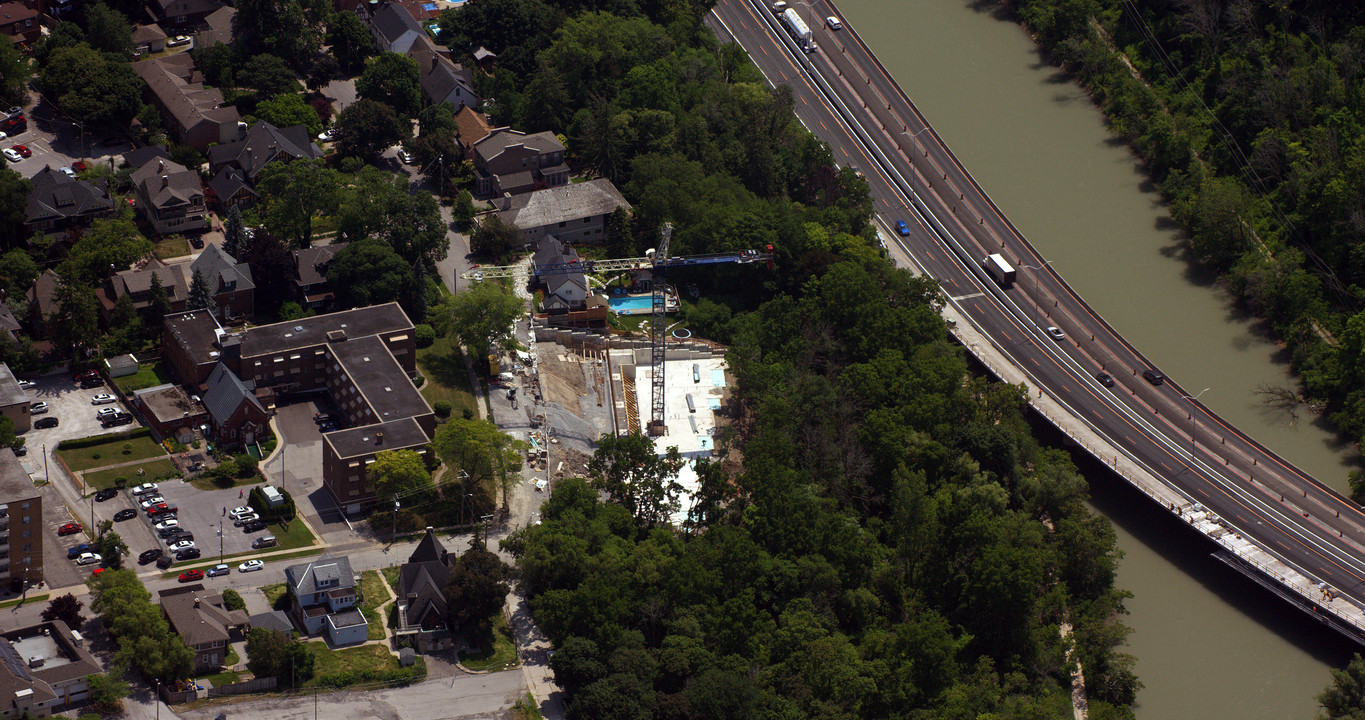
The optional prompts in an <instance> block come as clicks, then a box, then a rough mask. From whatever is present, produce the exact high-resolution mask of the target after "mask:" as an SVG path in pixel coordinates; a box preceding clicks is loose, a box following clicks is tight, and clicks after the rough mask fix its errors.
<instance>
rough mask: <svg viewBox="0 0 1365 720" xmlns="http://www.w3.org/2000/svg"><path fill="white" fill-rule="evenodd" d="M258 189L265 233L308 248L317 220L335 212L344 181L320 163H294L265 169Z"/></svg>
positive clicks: (277, 163) (312, 161) (272, 164)
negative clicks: (314, 221)
mask: <svg viewBox="0 0 1365 720" xmlns="http://www.w3.org/2000/svg"><path fill="white" fill-rule="evenodd" d="M256 185H257V188H259V189H260V191H261V193H260V195H261V203H260V205H261V217H262V219H263V220H264V222H265V227H266V229H268V230H269V231H270V232H272V233H274V234H276V235H278V236H279V237H282V238H288V239H289V240H290V241H291V242H292V243H293V244H294V246H295V247H298V248H306V247H308V245H309V243H310V242H311V241H312V238H313V218H314V216H316V215H319V214H330V213H333V212H335V211H336V209H337V204H338V202H339V201H340V198H341V186H342V178H341V174H340V173H338V172H337V171H335V170H333V169H331V168H329V167H327V166H326V165H325V164H324V163H323V162H322V161H321V160H295V161H293V162H288V163H280V162H275V163H270V164H269V165H266V166H265V168H263V169H262V170H261V174H260V177H259V178H258V179H257V181H256Z"/></svg>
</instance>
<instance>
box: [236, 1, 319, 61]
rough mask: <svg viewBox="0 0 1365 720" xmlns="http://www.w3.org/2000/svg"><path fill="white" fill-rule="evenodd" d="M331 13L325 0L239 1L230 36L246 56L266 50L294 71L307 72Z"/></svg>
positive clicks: (316, 52) (315, 55)
mask: <svg viewBox="0 0 1365 720" xmlns="http://www.w3.org/2000/svg"><path fill="white" fill-rule="evenodd" d="M334 12H335V11H334V10H333V9H332V4H331V3H330V2H326V0H239V1H238V2H237V14H236V15H235V16H234V17H233V19H232V29H233V38H234V40H235V42H237V43H238V44H239V45H240V46H241V47H242V48H243V49H244V50H245V51H246V53H247V54H248V55H249V56H254V55H259V54H261V53H269V54H271V55H275V56H278V57H280V58H282V59H283V60H284V61H285V63H287V64H288V65H289V67H290V68H293V70H294V71H295V72H299V73H306V72H307V71H308V69H309V67H311V65H312V63H313V61H314V60H315V59H316V57H317V55H318V52H319V50H320V49H321V47H322V34H323V33H322V28H324V27H326V23H327V21H328V20H329V19H330V18H331V17H332V14H333V13H334Z"/></svg>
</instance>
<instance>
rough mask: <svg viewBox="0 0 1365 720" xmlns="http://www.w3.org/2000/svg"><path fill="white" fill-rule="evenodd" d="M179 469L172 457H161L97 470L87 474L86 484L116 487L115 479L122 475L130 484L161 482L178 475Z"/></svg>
mask: <svg viewBox="0 0 1365 720" xmlns="http://www.w3.org/2000/svg"><path fill="white" fill-rule="evenodd" d="M138 470H142V471H143V474H142V475H140V476H139V475H138V474H137V471H138ZM177 472H178V471H177V470H176V469H175V463H173V462H171V459H170V458H161V459H160V460H152V461H150V462H145V463H141V464H139V465H129V466H128V467H117V468H109V469H108V470H97V471H95V472H90V473H86V474H85V484H86V485H88V486H89V487H90V489H93V490H99V489H103V488H111V487H114V481H115V480H116V479H118V478H120V477H124V478H127V479H128V484H129V485H137V484H139V483H145V482H159V481H161V480H166V479H168V478H173V477H175V476H176V473H177Z"/></svg>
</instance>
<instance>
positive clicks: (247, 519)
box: [233, 513, 261, 525]
mask: <svg viewBox="0 0 1365 720" xmlns="http://www.w3.org/2000/svg"><path fill="white" fill-rule="evenodd" d="M260 519H261V516H260V515H257V514H256V513H251V514H250V515H243V516H241V517H239V518H237V519H236V520H234V521H233V522H234V523H236V524H238V525H245V524H247V523H249V522H251V521H252V520H260Z"/></svg>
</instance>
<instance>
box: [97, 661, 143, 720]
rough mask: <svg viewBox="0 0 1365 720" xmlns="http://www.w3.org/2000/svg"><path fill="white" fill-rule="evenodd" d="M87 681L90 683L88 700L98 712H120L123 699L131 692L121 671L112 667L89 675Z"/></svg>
mask: <svg viewBox="0 0 1365 720" xmlns="http://www.w3.org/2000/svg"><path fill="white" fill-rule="evenodd" d="M87 682H89V684H90V702H92V703H94V705H95V707H96V708H98V709H99V711H100V712H102V713H106V714H122V712H123V699H124V698H126V697H128V695H129V694H130V693H131V692H132V688H131V687H130V686H129V685H128V681H127V680H126V679H124V677H123V673H122V672H120V671H119V670H118V669H117V668H114V669H112V670H109V671H108V672H102V673H98V674H96V675H91V676H90V678H89V680H88V681H87Z"/></svg>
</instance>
